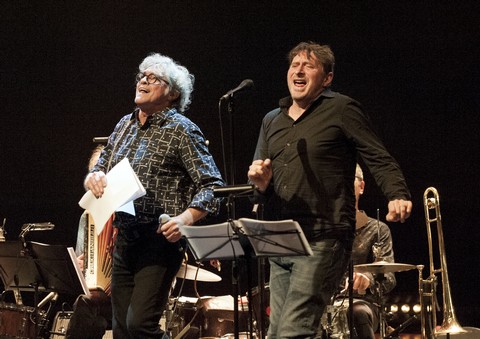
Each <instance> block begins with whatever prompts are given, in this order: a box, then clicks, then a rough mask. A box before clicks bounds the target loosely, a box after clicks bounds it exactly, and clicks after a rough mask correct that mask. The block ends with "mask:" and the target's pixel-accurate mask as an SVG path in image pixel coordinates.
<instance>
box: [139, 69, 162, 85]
mask: <svg viewBox="0 0 480 339" xmlns="http://www.w3.org/2000/svg"><path fill="white" fill-rule="evenodd" d="M143 78H146V79H147V84H149V85H160V84H161V83H162V82H163V83H164V84H165V85H167V86H170V83H169V82H168V81H167V80H165V79H163V78H159V77H157V76H156V75H155V74H153V73H150V74H145V73H141V72H140V73H138V74H137V76H136V77H135V80H136V81H137V82H139V81H141V80H142V79H143Z"/></svg>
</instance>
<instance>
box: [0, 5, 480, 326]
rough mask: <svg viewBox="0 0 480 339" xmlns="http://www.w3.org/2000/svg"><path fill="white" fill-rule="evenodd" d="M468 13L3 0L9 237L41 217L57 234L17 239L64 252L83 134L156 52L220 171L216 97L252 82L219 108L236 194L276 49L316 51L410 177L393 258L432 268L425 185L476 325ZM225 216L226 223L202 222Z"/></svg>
mask: <svg viewBox="0 0 480 339" xmlns="http://www.w3.org/2000/svg"><path fill="white" fill-rule="evenodd" d="M479 17H480V5H479V4H478V2H477V1H461V2H453V1H451V2H443V1H421V2H417V1H415V2H413V1H397V2H393V1H378V2H377V1H288V2H287V1H285V2H282V1H264V2H253V1H251V2H246V1H208V0H207V1H131V2H127V1H117V2H108V1H101V2H89V1H81V2H74V1H71V2H69V1H37V2H35V1H23V0H17V1H8V2H7V1H2V2H1V4H0V18H1V20H0V98H1V101H0V109H1V113H2V118H1V123H2V126H3V127H2V130H1V133H0V142H1V149H0V168H1V172H0V217H1V218H2V220H3V218H6V231H7V235H6V237H7V240H15V239H17V237H18V234H19V230H20V227H21V225H22V224H23V223H28V222H43V221H51V222H53V223H54V224H55V225H56V227H55V229H54V230H53V231H49V232H35V233H33V232H32V233H30V234H29V235H28V239H29V240H34V241H40V242H45V243H49V244H65V245H68V246H74V243H75V238H76V231H77V222H78V218H79V216H80V214H81V213H82V210H81V208H80V207H79V206H78V204H77V203H78V200H79V199H80V198H81V196H82V194H83V188H82V181H83V178H84V175H85V174H86V164H87V159H88V157H89V155H90V152H91V150H92V148H93V147H94V145H93V143H92V138H93V137H96V136H108V135H109V133H110V132H111V131H112V129H113V127H114V125H115V123H116V122H117V121H118V120H119V118H120V117H121V116H123V115H124V114H127V113H128V112H130V111H131V110H132V109H133V107H134V103H133V98H134V75H135V73H136V71H137V67H138V64H139V63H140V61H141V60H142V59H143V58H144V57H145V56H146V55H147V54H148V53H150V52H154V51H155V52H161V53H163V54H166V55H169V56H171V57H173V58H174V59H175V60H178V61H179V62H180V63H182V64H183V65H185V66H186V67H187V68H189V70H190V71H191V72H192V73H193V74H195V76H196V85H195V91H194V98H193V104H192V105H191V109H190V110H189V112H188V116H189V117H190V118H191V119H192V120H193V121H195V122H196V123H197V124H198V125H199V126H200V127H201V128H202V130H203V132H204V134H205V135H206V137H207V138H208V139H209V140H210V148H211V151H212V153H213V154H214V157H215V159H216V161H217V164H218V165H219V167H221V168H222V172H223V173H225V167H224V157H223V155H222V146H221V145H222V142H221V137H220V119H219V111H220V109H219V106H218V100H219V98H220V97H221V96H222V95H223V94H224V93H226V92H227V91H228V90H230V89H232V88H234V87H236V86H237V85H238V84H239V83H240V82H241V81H242V80H243V79H246V78H250V79H252V80H253V81H254V82H255V89H254V90H253V91H249V92H245V93H241V94H239V95H237V96H236V97H235V106H234V112H233V114H229V113H228V112H226V110H225V109H224V108H223V109H222V110H221V116H222V120H223V126H224V129H225V136H226V139H225V144H226V145H227V146H228V145H230V140H232V139H231V137H232V136H231V135H230V134H231V132H232V130H231V129H230V128H229V121H230V119H232V122H233V126H234V129H233V134H234V135H233V140H234V146H235V147H234V159H235V163H234V166H233V167H234V168H235V170H236V173H235V183H237V184H241V183H245V182H246V171H247V168H248V165H249V164H250V162H251V160H252V159H251V158H252V155H253V152H254V147H255V143H256V137H257V133H258V130H259V127H260V122H261V119H262V117H263V116H264V115H265V114H266V113H267V112H268V111H269V110H271V109H273V108H275V107H276V106H277V102H278V99H279V98H280V97H282V96H284V95H286V94H287V86H286V81H285V80H286V71H287V68H288V64H287V61H286V54H287V52H288V51H289V50H290V49H291V48H292V47H293V46H294V45H296V44H297V43H298V42H300V41H305V40H314V41H317V42H320V43H326V44H329V45H331V47H332V48H333V50H334V52H335V54H336V59H337V65H336V67H337V68H336V73H335V79H334V86H333V89H334V90H336V91H339V92H342V93H344V94H347V95H350V96H352V97H353V98H356V99H357V100H359V101H360V102H361V103H362V104H363V105H364V108H365V110H366V111H367V112H368V113H369V114H370V115H371V118H372V120H373V123H374V125H375V127H376V129H377V131H378V133H379V134H380V135H381V137H382V138H383V140H384V142H385V144H386V145H387V147H388V148H389V150H390V151H391V153H392V154H393V155H394V156H395V157H396V159H397V160H398V161H399V163H400V164H401V166H402V168H403V170H404V173H405V176H406V178H407V180H408V184H409V187H410V189H411V192H412V195H413V203H414V211H413V215H412V217H411V218H410V219H409V220H408V221H407V222H406V223H404V224H390V226H391V230H392V233H393V237H394V242H395V243H394V249H395V254H396V261H397V262H401V263H410V264H424V265H428V250H427V240H426V227H425V219H424V212H423V202H422V197H423V192H424V190H425V189H426V188H427V187H429V186H434V187H436V188H437V189H438V190H439V193H440V197H441V211H442V216H443V226H444V227H443V230H444V234H445V246H446V253H447V262H448V270H449V278H450V285H451V288H452V297H453V302H454V306H455V309H456V311H457V317H458V319H459V322H460V323H461V324H462V325H464V326H475V327H480V320H479V319H480V311H479V301H480V293H479V289H478V285H477V283H478V281H479V278H480V273H479V269H478V262H479V261H478V256H479V255H480V250H479V245H478V244H479V241H480V236H479V232H478V228H479V226H480V225H479V222H478V216H479V214H480V213H479V212H480V199H479V188H480V187H479V186H480V185H479V183H480V180H479V177H480V176H479V154H480V149H479V145H480V138H479V134H480V133H479V118H478V114H479V106H480V96H479V94H478V92H479V89H480V86H479V84H478V79H479V78H480V72H479V70H480V67H479V57H480V55H479V47H478V45H479V41H480V39H479V38H480V33H479V32H480V27H479V26H480V25H479ZM229 159H230V154H228V155H227V157H226V159H225V160H226V162H227V166H226V167H227V168H228V167H229V162H228V160H229ZM366 178H367V190H366V195H365V197H364V198H363V201H362V202H361V206H362V207H363V208H364V209H365V210H366V211H367V212H368V213H369V214H370V215H371V216H375V215H376V210H377V208H378V209H380V216H381V219H382V220H384V216H385V214H386V206H387V203H386V200H385V198H384V197H383V196H382V194H381V193H380V191H379V190H378V189H377V187H376V186H375V184H374V182H373V181H372V180H371V177H370V176H369V175H368V174H367V177H366ZM232 179H233V178H229V183H230V184H232V183H233V180H232ZM250 207H251V206H250V205H249V204H248V202H247V201H238V203H237V210H236V212H237V217H245V216H246V217H250V216H251V214H250ZM223 220H225V213H222V215H220V216H219V217H218V218H217V219H212V220H210V222H217V221H223ZM229 266H230V265H229V263H228V262H227V263H225V264H224V269H223V270H222V271H221V272H220V274H221V276H222V278H223V281H222V282H221V283H199V284H198V289H199V293H200V294H201V295H220V294H228V293H229V292H230V290H231V287H230V281H231V279H230V270H229ZM206 268H207V269H210V268H209V267H208V266H206ZM427 271H428V270H427ZM397 279H398V286H397V289H396V290H395V292H394V293H396V294H398V295H400V294H410V295H417V296H418V291H417V289H418V282H417V280H418V274H417V272H416V271H410V272H403V273H398V274H397ZM186 289H187V290H188V289H190V290H191V289H192V287H191V282H187V283H186ZM184 293H185V294H187V291H185V292H184ZM190 293H191V292H190Z"/></svg>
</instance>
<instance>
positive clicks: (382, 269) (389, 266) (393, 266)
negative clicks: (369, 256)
mask: <svg viewBox="0 0 480 339" xmlns="http://www.w3.org/2000/svg"><path fill="white" fill-rule="evenodd" d="M354 267H355V271H356V272H360V273H373V274H378V273H391V272H403V271H410V270H413V269H414V268H416V266H415V265H410V264H400V263H394V262H387V261H377V262H374V263H371V264H361V265H355V266H354Z"/></svg>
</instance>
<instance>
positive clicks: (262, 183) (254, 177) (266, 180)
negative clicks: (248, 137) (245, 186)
mask: <svg viewBox="0 0 480 339" xmlns="http://www.w3.org/2000/svg"><path fill="white" fill-rule="evenodd" d="M272 176H273V172H272V161H271V160H270V159H265V160H254V161H253V162H252V164H251V165H250V167H249V168H248V179H249V180H250V182H251V183H252V184H254V185H255V186H256V188H257V189H258V190H259V191H260V192H261V193H264V192H265V191H266V190H267V187H268V185H269V184H270V180H272Z"/></svg>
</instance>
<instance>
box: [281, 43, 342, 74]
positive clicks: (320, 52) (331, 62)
mask: <svg viewBox="0 0 480 339" xmlns="http://www.w3.org/2000/svg"><path fill="white" fill-rule="evenodd" d="M301 52H307V57H308V58H310V55H311V54H312V53H313V55H315V57H316V58H317V59H318V61H319V62H320V63H321V64H322V65H323V70H324V72H325V73H326V74H327V73H330V72H332V73H333V69H334V67H335V56H334V55H333V52H332V50H331V48H330V46H328V45H320V44H317V43H316V42H313V41H308V42H301V43H299V44H298V45H297V46H295V47H294V48H293V49H292V50H291V51H290V52H289V53H288V62H289V63H290V64H291V63H292V60H293V58H295V56H296V55H298V54H299V53H301Z"/></svg>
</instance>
